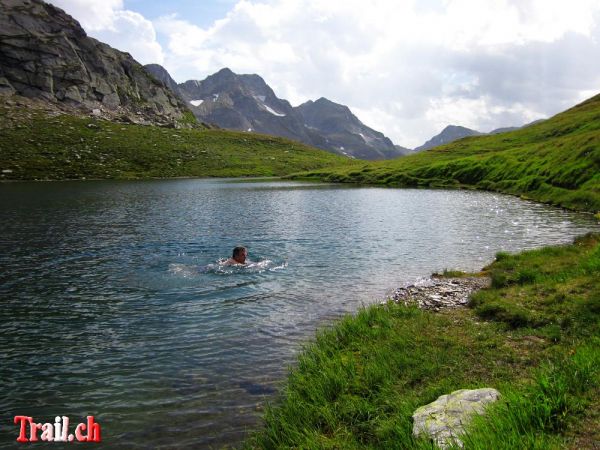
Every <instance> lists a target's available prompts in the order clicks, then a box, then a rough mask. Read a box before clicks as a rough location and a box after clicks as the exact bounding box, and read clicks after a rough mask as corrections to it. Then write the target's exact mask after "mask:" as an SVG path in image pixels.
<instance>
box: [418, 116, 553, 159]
mask: <svg viewBox="0 0 600 450" xmlns="http://www.w3.org/2000/svg"><path fill="white" fill-rule="evenodd" d="M544 120H545V119H538V120H534V121H533V122H530V123H527V124H525V125H522V126H520V127H503V128H496V129H495V130H492V131H490V132H489V133H482V132H480V131H476V130H471V129H469V128H465V127H460V126H456V125H448V126H447V127H446V128H444V130H443V131H442V132H441V133H440V134H438V135H437V136H434V137H432V138H431V139H430V140H428V141H427V142H425V143H424V144H423V145H421V146H420V147H417V148H415V149H414V150H413V151H414V152H420V151H423V150H429V149H430V148H433V147H437V146H438V145H443V144H449V143H450V142H453V141H456V140H458V139H462V138H464V137H467V136H481V135H485V134H500V133H508V132H509V131H515V130H519V129H521V128H525V127H528V126H531V125H535V124H536V123H540V122H543V121H544Z"/></svg>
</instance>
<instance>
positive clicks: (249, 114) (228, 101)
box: [145, 64, 404, 159]
mask: <svg viewBox="0 0 600 450" xmlns="http://www.w3.org/2000/svg"><path fill="white" fill-rule="evenodd" d="M145 67H146V69H147V70H148V71H149V72H150V73H151V74H152V75H154V76H155V77H156V78H157V79H160V80H166V81H167V82H170V80H172V78H171V77H170V76H169V77H168V78H167V77H166V76H165V73H166V74H168V72H167V71H166V69H164V68H163V67H161V66H159V65H154V64H153V65H147V66H145ZM176 92H178V94H179V95H180V96H181V98H182V99H183V100H184V101H185V102H186V103H187V104H188V105H189V107H190V110H191V111H192V112H193V113H194V115H195V116H196V118H197V119H198V120H200V121H202V122H206V123H209V124H214V125H217V126H219V127H222V128H226V129H233V130H238V131H251V132H258V133H264V134H270V135H275V136H282V137H286V138H289V139H294V140H297V141H300V142H303V143H305V144H308V145H312V146H314V147H317V148H321V149H323V150H327V151H330V152H332V153H336V154H339V155H343V156H347V157H351V158H359V159H386V158H395V157H398V156H402V155H403V154H404V153H403V151H401V150H398V149H396V147H395V146H394V144H393V143H392V141H391V140H390V139H389V138H387V137H385V136H384V135H383V133H381V132H379V131H376V130H373V129H372V128H369V127H367V126H366V125H364V124H363V123H362V122H361V121H360V120H359V119H358V118H357V117H356V116H355V115H354V114H353V113H352V112H351V111H350V109H349V108H348V107H347V106H346V105H340V104H338V103H335V102H332V101H331V100H327V99H325V98H323V97H321V98H320V99H318V100H316V101H312V100H309V101H308V102H306V103H304V104H302V105H299V106H296V107H292V105H291V104H290V103H289V102H288V101H287V100H285V99H280V98H278V97H277V95H276V94H275V92H274V91H273V89H272V88H271V87H270V86H269V85H268V84H267V83H266V82H265V80H264V79H263V78H262V77H260V76H259V75H257V74H236V73H234V72H233V71H232V70H231V69H229V68H223V69H221V70H219V71H218V72H216V73H214V74H212V75H209V76H208V77H206V78H205V79H204V80H187V81H185V82H183V83H179V84H177V91H176ZM306 116H309V117H310V118H312V119H314V120H312V121H311V123H307V122H306V120H305V118H306ZM317 117H318V120H316V118H317Z"/></svg>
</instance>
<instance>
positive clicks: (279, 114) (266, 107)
mask: <svg viewBox="0 0 600 450" xmlns="http://www.w3.org/2000/svg"><path fill="white" fill-rule="evenodd" d="M263 106H264V107H265V109H266V110H267V111H269V112H270V113H271V114H273V115H274V116H277V117H285V114H282V113H278V112H277V111H275V110H274V109H273V108H269V107H268V106H267V105H265V104H264V103H263Z"/></svg>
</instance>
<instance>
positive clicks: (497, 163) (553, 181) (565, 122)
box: [307, 95, 600, 212]
mask: <svg viewBox="0 0 600 450" xmlns="http://www.w3.org/2000/svg"><path fill="white" fill-rule="evenodd" d="M307 177H309V178H318V179H322V180H327V181H338V182H352V183H367V184H386V185H392V186H435V187H444V186H447V187H470V188H478V189H486V190H494V191H499V192H506V193H510V194H517V195H522V196H525V197H529V198H532V199H535V200H538V201H542V202H547V203H551V204H555V205H560V206H564V207H567V208H572V209H579V210H585V211H592V212H598V211H600V95H597V96H595V97H593V98H591V99H589V100H587V101H585V102H583V103H581V104H579V105H577V106H575V107H573V108H571V109H569V110H567V111H565V112H563V113H561V114H558V115H556V116H554V117H552V118H550V119H547V120H544V121H542V122H538V123H536V124H534V125H530V126H527V127H525V128H521V129H519V130H516V131H512V132H509V133H502V134H496V135H485V136H472V137H467V138H464V139H461V140H459V141H456V142H453V143H450V144H447V145H442V146H440V147H436V148H434V149H432V150H429V151H424V152H420V153H417V154H414V155H410V156H406V157H404V158H399V159H396V160H393V161H382V162H373V163H363V165H362V166H361V167H360V168H356V167H355V168H347V169H338V170H331V171H319V172H315V173H312V174H309V175H307Z"/></svg>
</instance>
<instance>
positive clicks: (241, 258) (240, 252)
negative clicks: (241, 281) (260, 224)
mask: <svg viewBox="0 0 600 450" xmlns="http://www.w3.org/2000/svg"><path fill="white" fill-rule="evenodd" d="M247 256H248V250H246V247H236V248H234V249H233V255H231V258H232V259H233V260H235V261H236V262H237V263H240V264H244V263H245V262H246V257H247Z"/></svg>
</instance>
